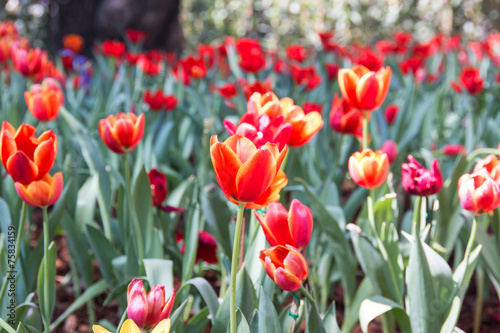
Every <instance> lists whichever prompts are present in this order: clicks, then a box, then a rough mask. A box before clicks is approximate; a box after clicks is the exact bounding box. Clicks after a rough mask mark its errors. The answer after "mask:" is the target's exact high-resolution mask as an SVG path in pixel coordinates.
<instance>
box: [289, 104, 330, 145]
mask: <svg viewBox="0 0 500 333" xmlns="http://www.w3.org/2000/svg"><path fill="white" fill-rule="evenodd" d="M280 106H281V112H282V114H283V116H284V117H285V122H287V123H289V124H291V125H292V134H290V139H288V144H289V145H290V146H292V147H299V146H303V145H305V144H306V143H308V142H309V141H311V139H312V138H313V137H314V135H315V134H316V133H318V132H319V130H320V129H321V128H322V127H323V119H321V113H319V112H318V111H312V112H309V113H308V114H305V113H304V110H302V108H301V107H300V106H298V105H294V102H293V100H292V99H291V98H289V97H285V98H283V99H281V100H280Z"/></svg>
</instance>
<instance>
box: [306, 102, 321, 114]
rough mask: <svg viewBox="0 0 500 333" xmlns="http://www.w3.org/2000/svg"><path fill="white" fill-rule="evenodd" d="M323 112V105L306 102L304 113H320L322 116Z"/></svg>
mask: <svg viewBox="0 0 500 333" xmlns="http://www.w3.org/2000/svg"><path fill="white" fill-rule="evenodd" d="M322 110H323V105H322V104H318V103H312V102H308V101H305V102H304V113H305V114H308V113H310V112H313V111H316V112H319V113H320V114H321V111H322Z"/></svg>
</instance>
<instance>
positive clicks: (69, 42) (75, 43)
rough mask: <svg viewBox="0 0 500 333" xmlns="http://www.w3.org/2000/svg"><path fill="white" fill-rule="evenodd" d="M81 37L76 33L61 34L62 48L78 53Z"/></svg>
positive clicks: (81, 41)
mask: <svg viewBox="0 0 500 333" xmlns="http://www.w3.org/2000/svg"><path fill="white" fill-rule="evenodd" d="M83 44H84V41H83V38H82V36H80V35H78V34H67V35H64V36H63V48H65V49H67V50H70V51H72V52H74V53H76V54H80V53H81V52H82V49H83Z"/></svg>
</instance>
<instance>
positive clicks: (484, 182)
mask: <svg viewBox="0 0 500 333" xmlns="http://www.w3.org/2000/svg"><path fill="white" fill-rule="evenodd" d="M458 197H459V198H460V203H461V204H462V207H464V209H466V210H468V211H470V212H473V213H474V214H475V215H481V214H483V213H487V212H490V211H492V210H494V209H496V208H497V207H498V206H499V205H500V186H499V185H498V184H497V183H496V182H495V180H493V178H491V177H490V175H489V173H488V171H487V170H486V169H481V170H480V171H479V172H478V173H473V174H468V173H467V174H465V175H462V177H460V179H459V180H458Z"/></svg>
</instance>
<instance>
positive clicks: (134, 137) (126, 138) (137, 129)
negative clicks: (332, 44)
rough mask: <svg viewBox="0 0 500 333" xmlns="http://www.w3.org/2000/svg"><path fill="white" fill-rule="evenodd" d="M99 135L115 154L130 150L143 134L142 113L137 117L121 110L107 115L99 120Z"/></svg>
mask: <svg viewBox="0 0 500 333" xmlns="http://www.w3.org/2000/svg"><path fill="white" fill-rule="evenodd" d="M98 130H99V136H100V137H101V139H102V141H104V143H105V144H106V146H108V148H109V149H111V150H112V151H113V152H115V153H117V154H123V153H125V152H131V151H133V150H134V149H135V147H136V146H137V144H139V141H141V139H142V136H143V135H144V114H141V115H140V116H139V117H137V116H136V115H135V114H133V113H129V114H125V113H123V112H120V113H118V114H117V115H109V116H107V117H106V118H104V119H101V120H100V121H99V127H98Z"/></svg>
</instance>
